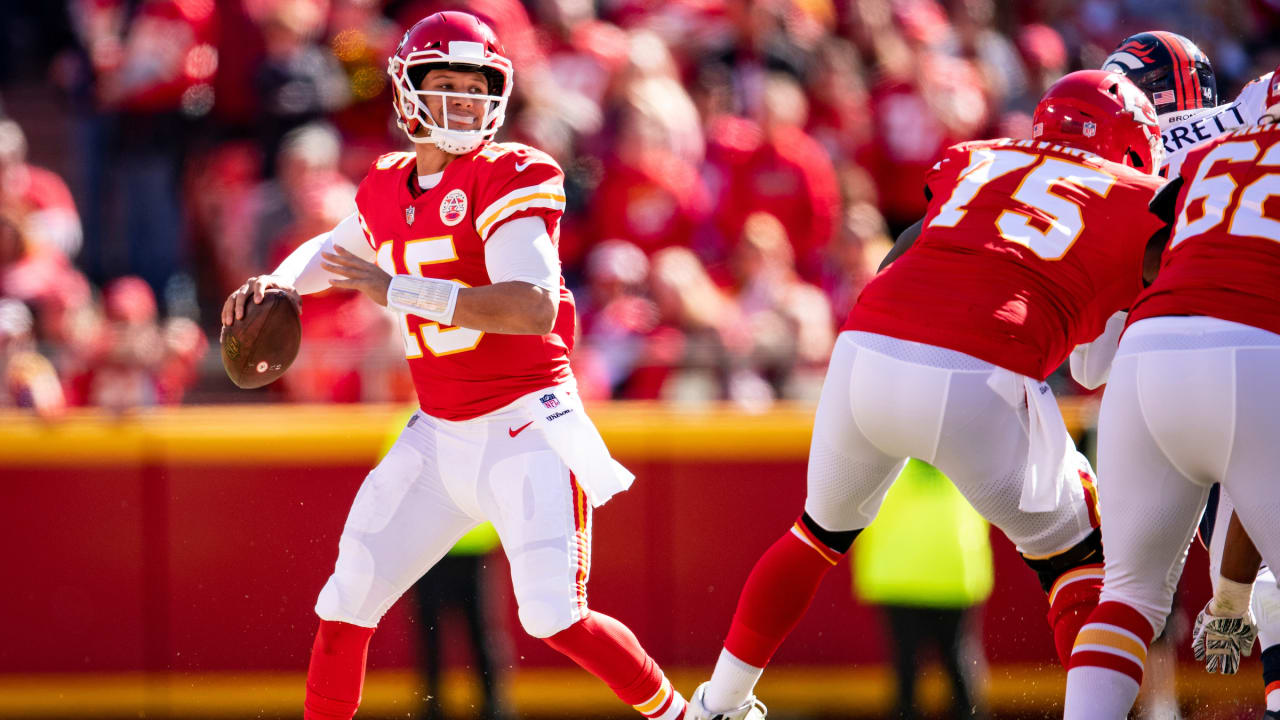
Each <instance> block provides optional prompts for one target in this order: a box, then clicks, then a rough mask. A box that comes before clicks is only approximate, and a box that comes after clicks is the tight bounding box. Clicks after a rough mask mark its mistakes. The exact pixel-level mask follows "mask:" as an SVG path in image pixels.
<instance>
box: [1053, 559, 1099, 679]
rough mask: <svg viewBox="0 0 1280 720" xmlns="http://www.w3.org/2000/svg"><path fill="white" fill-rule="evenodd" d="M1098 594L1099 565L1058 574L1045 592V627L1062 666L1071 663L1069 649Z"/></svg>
mask: <svg viewBox="0 0 1280 720" xmlns="http://www.w3.org/2000/svg"><path fill="white" fill-rule="evenodd" d="M1101 591H1102V564H1101V563H1098V564H1093V565H1081V566H1080V567H1078V568H1075V569H1073V570H1070V571H1069V572H1065V573H1063V574H1062V577H1060V578H1058V579H1057V581H1056V582H1054V583H1053V588H1052V589H1051V590H1050V591H1049V616H1048V617H1049V627H1050V628H1051V629H1052V630H1053V646H1054V648H1055V649H1056V650H1057V651H1058V660H1059V661H1060V662H1061V663H1062V666H1063V667H1067V664H1068V663H1069V662H1070V661H1071V648H1072V647H1074V646H1075V644H1076V635H1078V634H1079V633H1080V628H1082V627H1084V625H1085V623H1087V622H1089V614H1090V613H1092V612H1093V610H1094V608H1096V607H1098V593H1100V592H1101Z"/></svg>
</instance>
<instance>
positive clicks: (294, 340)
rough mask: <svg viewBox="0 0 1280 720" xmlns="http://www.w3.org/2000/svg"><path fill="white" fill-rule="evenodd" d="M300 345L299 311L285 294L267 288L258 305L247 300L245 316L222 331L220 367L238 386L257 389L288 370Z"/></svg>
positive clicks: (251, 300)
mask: <svg viewBox="0 0 1280 720" xmlns="http://www.w3.org/2000/svg"><path fill="white" fill-rule="evenodd" d="M301 343H302V323H301V321H300V320H299V319H298V308H297V307H295V306H294V304H293V301H292V300H290V299H289V296H288V294H287V293H285V291H283V290H280V289H278V288H270V289H268V290H267V291H266V292H265V293H264V294H263V296H262V302H260V303H255V302H254V301H253V299H252V298H251V297H250V298H246V299H245V303H244V317H242V318H239V319H237V320H234V321H233V322H232V323H231V325H229V326H227V327H223V328H222V367H223V368H225V369H226V371H227V377H229V378H231V382H233V383H235V384H236V385H238V386H239V387H242V388H245V389H246V390H248V389H252V388H260V387H262V386H263V385H267V384H269V383H271V382H274V381H275V380H276V379H277V378H279V377H280V376H281V375H283V374H284V371H285V370H288V369H289V366H290V365H291V364H293V360H294V358H296V357H298V346H299V345H300V344H301Z"/></svg>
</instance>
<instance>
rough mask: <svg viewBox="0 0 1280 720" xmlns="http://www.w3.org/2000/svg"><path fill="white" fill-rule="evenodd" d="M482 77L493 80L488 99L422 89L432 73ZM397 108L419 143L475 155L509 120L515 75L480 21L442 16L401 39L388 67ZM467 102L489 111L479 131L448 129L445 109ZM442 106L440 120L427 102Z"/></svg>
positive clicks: (419, 24) (399, 120)
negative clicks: (451, 103)
mask: <svg viewBox="0 0 1280 720" xmlns="http://www.w3.org/2000/svg"><path fill="white" fill-rule="evenodd" d="M437 69H448V70H457V71H462V72H478V73H481V74H483V75H484V76H485V79H486V80H487V81H488V85H489V88H488V94H486V95H473V94H469V93H461V92H446V91H439V90H427V89H424V87H423V85H424V82H425V80H426V78H427V73H428V72H430V71H431V70H437ZM387 74H388V75H390V76H391V83H392V87H394V88H395V91H394V99H393V102H394V105H395V109H396V124H397V125H399V126H400V129H402V130H404V132H405V134H406V135H408V136H409V139H410V140H412V141H413V142H415V143H429V144H433V145H435V146H436V147H438V148H440V149H441V150H444V151H445V152H448V153H453V154H455V155H461V154H464V153H468V152H471V151H472V150H474V149H476V148H477V147H479V146H480V144H481V143H483V142H484V141H485V140H489V139H491V138H493V136H494V135H495V134H497V132H498V128H500V127H502V122H503V120H505V119H506V112H507V100H508V99H509V98H510V97H511V88H512V85H513V84H514V79H515V71H514V69H513V68H512V66H511V61H510V60H509V59H507V57H506V53H505V52H503V49H502V45H501V44H500V43H499V42H498V36H497V35H496V34H495V33H494V32H493V28H490V27H489V26H488V25H486V24H485V23H484V22H483V21H481V20H480V19H479V18H477V17H476V16H474V15H472V14H470V13H465V12H459V11H446V12H438V13H436V14H434V15H429V16H427V17H425V18H423V19H422V20H419V21H418V22H417V23H416V24H415V25H414V26H413V27H411V28H409V30H408V31H407V32H406V33H405V34H404V37H403V38H401V39H400V46H399V47H397V48H396V51H395V54H393V55H392V56H391V58H390V59H389V60H388V62H387ZM458 97H465V98H467V99H468V100H472V101H479V102H482V103H483V107H484V112H483V113H482V116H481V118H480V121H479V123H478V125H477V126H476V127H475V128H474V129H462V128H459V127H456V126H455V127H450V126H449V116H448V113H447V112H445V110H444V108H445V106H446V105H447V104H448V102H449V100H450V99H451V98H458ZM430 98H436V99H438V100H439V101H440V105H439V110H438V114H439V115H440V117H438V118H437V117H435V114H433V113H432V111H431V109H430V108H429V107H428V99H430Z"/></svg>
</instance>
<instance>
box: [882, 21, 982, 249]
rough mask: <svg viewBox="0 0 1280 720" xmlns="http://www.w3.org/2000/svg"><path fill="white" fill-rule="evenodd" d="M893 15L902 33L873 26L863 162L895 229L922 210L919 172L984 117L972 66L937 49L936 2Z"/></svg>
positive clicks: (943, 31)
mask: <svg viewBox="0 0 1280 720" xmlns="http://www.w3.org/2000/svg"><path fill="white" fill-rule="evenodd" d="M895 13H896V14H897V17H898V22H900V23H901V24H902V25H903V27H904V28H905V30H904V32H903V33H899V32H897V31H896V30H895V29H894V27H893V26H892V25H885V26H883V27H880V28H879V29H878V30H877V31H876V32H877V34H876V40H875V43H876V45H875V53H876V59H877V72H878V74H879V80H878V81H877V82H876V83H875V85H874V86H873V87H872V90H871V109H872V119H873V121H874V122H875V127H876V134H875V142H873V143H871V144H870V145H869V146H868V152H867V153H866V155H865V156H864V163H863V164H864V165H865V166H866V168H867V170H868V171H869V172H871V174H872V176H873V177H874V178H875V179H876V182H877V189H878V190H879V202H880V209H881V211H882V212H883V213H884V216H885V220H886V221H887V222H888V223H889V229H890V231H891V232H892V233H894V234H896V233H898V232H901V231H902V230H903V229H905V228H906V227H907V226H909V225H910V224H911V223H914V222H915V221H916V220H919V219H920V217H921V216H922V215H924V212H925V210H926V208H927V207H928V203H927V201H926V200H925V197H924V191H923V188H924V178H925V175H926V174H927V173H928V171H929V168H931V167H932V166H933V164H934V162H936V160H937V158H938V155H939V154H940V153H941V152H942V151H943V150H944V149H946V148H947V147H950V146H951V145H954V144H955V143H958V142H961V141H964V140H969V139H973V138H974V137H977V135H978V134H979V133H980V131H981V130H982V129H983V128H984V127H985V126H986V123H987V121H988V108H987V98H986V96H985V94H984V92H983V88H982V81H981V77H980V76H979V75H978V73H977V71H976V70H975V69H974V67H973V65H972V64H971V63H969V62H968V61H966V60H962V59H959V58H955V57H950V56H948V55H945V54H944V53H942V52H940V51H938V50H937V49H936V46H937V45H938V44H940V43H942V42H943V40H945V38H946V36H947V33H948V32H949V25H948V23H947V19H946V16H945V15H942V14H941V11H940V10H939V9H938V7H937V5H936V4H935V3H933V2H932V0H913V1H912V2H909V3H903V4H902V5H899V6H895Z"/></svg>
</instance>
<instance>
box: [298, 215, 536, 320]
mask: <svg viewBox="0 0 1280 720" xmlns="http://www.w3.org/2000/svg"><path fill="white" fill-rule="evenodd" d="M322 267H323V268H324V269H325V270H326V271H327V272H330V273H332V274H333V276H334V279H332V280H331V281H330V284H331V285H332V286H333V287H340V288H347V289H350V290H359V291H360V292H362V293H364V294H365V295H367V296H369V298H370V299H371V300H373V301H374V302H376V303H378V304H379V305H386V306H388V307H390V308H392V309H393V310H398V311H400V312H403V313H406V314H409V315H417V316H418V317H422V318H426V319H428V320H433V321H435V322H437V323H440V324H441V325H454V326H457V327H464V328H469V329H472V330H481V331H483V332H490V333H500V334H507V335H545V334H546V333H549V332H551V329H552V328H553V327H554V326H555V321H556V315H557V313H558V312H559V309H560V260H559V258H558V256H557V254H556V249H555V244H554V243H553V242H552V241H551V238H550V237H549V236H548V235H547V228H546V225H545V224H544V223H543V221H542V220H541V219H539V218H537V217H525V218H519V219H516V220H513V221H511V222H508V223H505V224H503V225H501V226H500V227H498V228H497V229H496V230H495V231H494V232H493V234H492V235H490V237H489V240H488V242H486V243H485V269H486V270H487V271H488V273H489V279H490V280H491V281H492V283H491V284H489V285H480V286H477V287H467V286H465V285H463V284H462V283H459V282H456V281H453V280H444V279H441V278H430V277H420V276H417V275H394V276H392V275H389V274H387V273H386V272H385V271H383V270H382V268H380V267H378V266H377V265H375V264H374V263H371V262H368V261H367V260H363V259H361V258H358V257H356V256H355V255H353V254H352V253H350V252H347V251H345V250H344V249H342V248H336V249H335V250H334V252H327V251H326V252H324V253H322Z"/></svg>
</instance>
